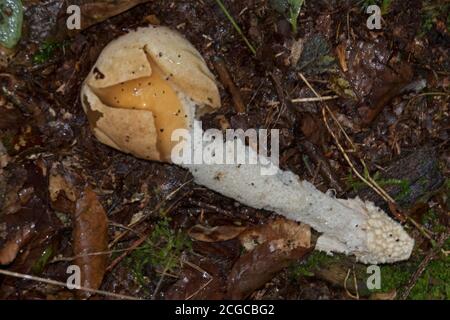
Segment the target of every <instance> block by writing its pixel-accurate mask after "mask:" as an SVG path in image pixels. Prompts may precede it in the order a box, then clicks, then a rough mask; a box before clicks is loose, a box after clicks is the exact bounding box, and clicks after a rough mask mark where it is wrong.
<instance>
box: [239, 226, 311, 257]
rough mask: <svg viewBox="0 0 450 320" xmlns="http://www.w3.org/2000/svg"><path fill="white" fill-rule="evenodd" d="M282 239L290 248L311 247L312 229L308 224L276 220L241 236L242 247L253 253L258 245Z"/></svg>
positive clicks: (249, 230)
mask: <svg viewBox="0 0 450 320" xmlns="http://www.w3.org/2000/svg"><path fill="white" fill-rule="evenodd" d="M279 239H282V240H283V241H286V244H289V247H290V248H293V247H305V248H309V247H310V246H311V229H310V227H309V226H308V225H306V224H298V223H297V222H295V221H292V220H287V219H281V218H280V219H276V220H274V221H273V222H271V223H268V224H264V225H258V226H255V227H253V228H251V229H248V230H247V231H245V232H243V233H242V234H241V235H240V236H239V240H240V241H241V244H242V246H243V247H244V248H245V249H246V250H248V251H251V250H253V249H255V248H256V246H257V245H260V244H263V243H266V242H270V241H274V240H279Z"/></svg>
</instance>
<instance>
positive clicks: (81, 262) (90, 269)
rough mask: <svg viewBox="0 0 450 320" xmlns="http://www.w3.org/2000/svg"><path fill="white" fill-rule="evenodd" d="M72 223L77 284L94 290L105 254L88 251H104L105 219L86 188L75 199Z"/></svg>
mask: <svg viewBox="0 0 450 320" xmlns="http://www.w3.org/2000/svg"><path fill="white" fill-rule="evenodd" d="M73 224H74V226H73V232H72V238H73V248H74V255H75V256H76V257H77V258H76V259H75V264H76V265H77V266H79V267H80V269H81V285H82V286H84V287H87V288H91V289H98V288H99V287H100V285H101V284H102V281H103V276H104V274H105V269H106V264H107V260H108V256H107V255H106V254H95V255H90V254H91V253H99V252H105V251H107V249H108V218H107V216H106V213H105V210H104V209H103V207H102V205H101V204H100V202H99V200H98V198H97V195H96V194H95V192H94V191H92V190H91V189H90V188H89V187H87V188H85V190H84V191H83V192H82V194H81V198H79V199H78V200H77V204H76V211H75V217H74V219H73ZM85 297H86V295H85Z"/></svg>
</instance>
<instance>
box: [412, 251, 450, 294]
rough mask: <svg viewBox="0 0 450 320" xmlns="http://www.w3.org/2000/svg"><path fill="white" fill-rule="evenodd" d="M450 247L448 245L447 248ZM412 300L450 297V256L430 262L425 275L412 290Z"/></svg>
mask: <svg viewBox="0 0 450 320" xmlns="http://www.w3.org/2000/svg"><path fill="white" fill-rule="evenodd" d="M448 247H450V246H449V245H447V249H448ZM409 299H412V300H424V299H426V300H448V299H450V257H449V256H447V257H442V258H441V259H439V260H434V261H432V262H430V264H429V265H428V267H427V269H426V270H425V272H424V273H423V275H422V276H421V277H420V278H419V279H418V280H417V283H416V285H415V286H414V288H413V289H412V291H411V294H410V296H409Z"/></svg>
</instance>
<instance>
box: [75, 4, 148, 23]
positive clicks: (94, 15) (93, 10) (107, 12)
mask: <svg viewBox="0 0 450 320" xmlns="http://www.w3.org/2000/svg"><path fill="white" fill-rule="evenodd" d="M149 1H150V0H106V1H75V2H80V9H81V14H82V18H81V28H82V29H86V28H88V27H90V26H92V25H94V24H96V23H99V22H102V21H104V20H106V19H108V18H111V17H113V16H116V15H118V14H120V13H122V12H125V11H127V10H129V9H131V8H133V7H135V6H137V5H138V4H141V3H144V2H149Z"/></svg>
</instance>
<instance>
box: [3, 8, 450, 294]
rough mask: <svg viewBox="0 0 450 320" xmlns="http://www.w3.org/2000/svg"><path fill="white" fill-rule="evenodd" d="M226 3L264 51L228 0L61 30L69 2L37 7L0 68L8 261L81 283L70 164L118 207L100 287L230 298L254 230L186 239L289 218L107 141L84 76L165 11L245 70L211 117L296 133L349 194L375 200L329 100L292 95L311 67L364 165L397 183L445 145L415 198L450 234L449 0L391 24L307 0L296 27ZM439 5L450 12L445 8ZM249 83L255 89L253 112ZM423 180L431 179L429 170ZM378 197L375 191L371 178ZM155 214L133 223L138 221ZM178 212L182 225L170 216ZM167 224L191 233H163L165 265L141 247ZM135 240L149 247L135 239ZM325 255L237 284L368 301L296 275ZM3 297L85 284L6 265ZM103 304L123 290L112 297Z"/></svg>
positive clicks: (310, 168)
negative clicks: (59, 189)
mask: <svg viewBox="0 0 450 320" xmlns="http://www.w3.org/2000/svg"><path fill="white" fill-rule="evenodd" d="M135 2H136V3H141V2H145V1H135ZM223 2H224V4H225V6H226V7H227V8H228V10H229V12H230V14H231V16H232V17H234V19H235V20H236V22H237V24H238V25H239V26H240V27H241V28H242V30H243V33H244V34H245V35H246V36H247V37H248V39H249V41H250V43H251V44H252V45H253V46H254V47H255V48H256V54H255V55H254V54H252V52H251V50H249V48H248V46H247V45H246V44H245V42H244V41H243V39H242V37H241V36H240V35H239V33H237V32H236V30H235V29H234V28H233V26H232V24H231V23H230V21H229V20H228V19H227V17H226V15H225V14H224V13H223V11H222V10H221V9H220V7H219V6H218V5H217V3H216V1H213V0H204V1H196V0H180V1H156V0H154V1H149V2H145V3H141V4H138V5H136V6H135V7H133V8H131V9H129V10H126V11H124V12H122V13H120V14H118V15H116V14H117V12H116V11H117V8H116V7H115V8H114V10H115V11H114V15H113V14H111V15H113V16H111V17H110V15H109V14H104V15H102V16H100V17H99V18H98V19H99V20H92V19H91V20H89V25H90V26H89V27H87V28H86V29H84V30H82V31H79V32H62V31H61V30H62V29H64V28H61V21H63V20H64V19H62V17H64V9H65V7H64V1H58V0H55V1H24V4H25V9H26V11H25V22H24V24H25V26H24V32H23V35H22V39H21V41H20V43H19V44H18V46H17V47H16V49H14V50H13V52H12V53H11V52H9V53H6V55H9V61H8V62H6V63H5V62H2V66H1V69H2V71H1V73H0V85H1V93H0V114H1V116H0V142H1V143H0V263H2V266H0V270H9V271H14V272H20V273H23V274H33V275H35V276H39V277H43V278H50V279H55V280H59V281H63V282H64V281H65V279H66V277H67V274H66V270H67V267H68V266H69V265H70V264H71V260H70V259H62V257H64V258H70V257H73V256H74V248H73V241H74V240H73V239H72V223H73V216H72V215H73V211H74V208H75V203H76V202H77V200H79V199H71V197H70V196H68V194H67V193H65V194H60V195H59V196H58V197H57V199H51V197H50V192H49V187H48V184H49V177H50V172H54V171H55V170H56V169H55V168H57V170H56V171H57V172H58V174H61V175H63V176H66V177H70V178H68V179H69V180H70V181H69V182H70V184H71V185H72V186H73V188H75V189H77V190H84V189H85V188H90V189H91V190H93V191H94V192H95V194H96V197H98V200H99V201H100V203H101V206H102V207H103V209H104V211H105V212H106V214H107V217H108V220H109V226H108V230H107V235H106V236H107V237H108V239H109V250H110V252H108V264H107V265H108V266H109V267H110V268H108V267H107V268H106V271H105V276H104V278H103V281H102V283H101V285H100V286H99V287H98V289H101V290H105V291H109V292H114V293H117V294H122V295H127V296H133V297H136V298H156V299H165V298H169V299H170V298H180V297H181V298H186V297H189V298H192V299H207V298H212V299H219V298H223V297H224V296H226V292H223V290H224V288H226V283H227V279H228V277H229V275H230V272H231V270H232V268H233V265H234V264H235V262H236V261H238V259H239V257H240V256H241V255H244V253H242V252H241V248H240V244H239V242H237V241H236V239H231V240H230V239H227V240H225V241H219V242H211V243H208V242H203V241H196V240H195V239H194V240H193V239H189V238H188V237H185V236H186V235H187V234H188V232H189V230H190V229H191V228H192V227H193V226H196V225H203V226H209V227H214V226H239V227H241V226H242V227H247V228H251V227H253V226H256V225H261V224H267V223H268V222H269V221H272V220H273V219H274V218H275V215H274V213H272V212H266V211H262V210H256V209H253V208H249V207H246V206H244V205H242V204H239V203H237V202H236V201H234V200H232V199H228V198H226V197H224V196H221V195H219V194H217V193H214V192H213V191H211V190H208V189H206V188H204V187H201V186H198V185H196V184H194V183H193V182H192V177H191V176H190V174H189V173H188V172H187V171H185V170H183V169H181V168H179V167H176V166H173V165H169V164H162V163H156V162H150V161H143V160H139V159H136V158H134V157H132V156H130V155H126V154H123V153H121V152H118V151H116V150H113V149H111V148H108V147H106V146H105V145H102V144H100V143H99V142H98V141H97V140H96V139H95V137H94V136H93V134H92V132H91V130H90V127H89V125H88V122H87V117H86V115H85V114H84V112H83V110H82V107H81V103H80V99H79V91H80V87H81V84H82V82H83V80H84V78H85V77H86V75H87V73H88V72H89V70H90V69H91V67H92V65H93V64H94V63H95V61H96V58H97V56H98V55H99V53H100V52H101V50H102V48H103V47H104V46H105V45H106V44H107V43H108V42H109V41H111V40H113V39H115V38H116V37H118V36H120V35H122V34H124V33H126V32H127V31H128V30H133V29H135V28H136V27H138V26H145V25H148V23H149V22H148V21H151V22H153V23H155V22H157V23H160V24H161V25H167V26H169V27H171V28H174V29H177V30H178V31H179V32H181V33H182V34H183V35H184V36H185V37H186V38H187V39H188V40H190V41H191V42H192V43H193V44H194V46H195V47H196V48H197V49H198V50H199V51H200V53H201V54H202V55H203V57H204V58H205V60H206V62H207V64H208V66H209V68H210V69H211V70H212V71H213V73H214V74H215V75H216V76H217V77H218V78H219V74H218V72H217V71H216V69H215V65H214V62H215V61H218V60H217V59H219V58H220V59H221V60H220V61H221V65H222V67H223V66H224V67H225V68H226V70H227V71H228V73H229V75H231V78H232V79H231V80H232V81H233V83H234V86H235V88H234V89H233V90H230V86H229V84H223V83H222V84H220V85H219V88H220V93H221V99H222V107H221V108H220V109H219V110H218V111H217V112H215V113H214V114H212V115H208V116H205V118H204V119H203V126H204V127H205V128H208V127H216V128H224V127H227V126H229V127H231V128H243V129H246V128H273V129H279V130H280V138H281V139H280V165H281V167H282V168H283V169H289V170H291V171H293V172H294V173H296V174H297V175H299V176H300V178H302V179H305V180H308V181H310V182H312V183H313V184H314V185H316V186H317V187H318V188H319V189H320V190H322V191H326V190H328V189H334V190H336V191H337V194H338V195H339V196H340V197H346V196H349V195H350V194H351V193H352V194H353V195H358V194H359V192H360V191H361V188H359V189H358V187H357V186H356V184H355V183H354V182H355V179H356V178H355V177H354V175H352V170H351V168H350V166H349V164H348V163H347V162H346V161H345V160H344V158H343V157H342V154H341V153H340V151H339V149H338V147H337V145H336V141H335V140H334V139H333V137H332V136H331V135H330V134H329V132H328V131H327V129H326V127H325V126H324V122H323V119H322V112H321V110H322V107H323V105H322V104H321V103H317V102H304V103H293V102H292V101H291V100H292V99H296V98H311V97H314V94H313V93H312V92H311V91H310V90H309V89H308V87H307V86H306V85H305V83H304V82H303V81H302V80H301V78H300V77H299V75H298V74H299V73H302V74H304V75H305V77H306V78H307V79H308V81H309V82H310V83H311V84H312V85H313V86H314V88H315V90H317V91H318V92H320V93H321V94H322V95H323V96H334V95H338V98H336V99H332V100H329V101H327V105H328V106H329V107H330V109H331V110H332V111H333V112H334V114H335V115H336V117H337V118H338V119H339V120H340V123H341V124H342V125H343V127H344V128H345V130H346V133H347V134H348V136H349V137H350V138H351V139H352V141H353V142H354V143H355V145H356V146H357V150H353V151H351V149H352V148H351V146H350V145H348V144H347V145H345V148H346V149H348V150H349V152H350V158H351V160H352V161H353V163H354V164H355V166H356V168H357V169H358V170H360V171H361V172H362V171H363V168H362V166H361V164H360V163H361V162H360V160H361V159H362V160H364V161H365V162H366V163H367V170H368V172H369V173H370V174H371V175H372V176H374V175H375V174H376V172H380V173H382V174H381V178H380V179H385V180H386V179H387V178H386V177H390V176H389V174H388V175H387V176H385V175H384V174H383V173H384V172H385V171H386V168H395V164H398V163H403V162H399V161H400V159H409V158H411V159H412V158H414V157H413V156H412V157H411V156H410V155H412V154H414V153H415V152H417V150H419V149H420V148H421V147H424V146H426V147H428V148H432V150H433V152H434V153H433V154H434V158H433V170H434V171H433V172H434V173H433V176H434V177H436V176H438V177H439V179H435V180H436V181H437V180H439V183H435V181H433V183H431V182H430V183H425V184H424V185H421V186H422V187H421V188H418V189H419V191H417V192H419V193H420V194H417V192H416V189H415V191H414V192H415V194H414V198H413V199H414V200H413V201H412V203H411V201H410V202H408V208H399V210H404V213H403V214H405V215H409V216H411V217H414V219H415V221H417V222H418V223H419V225H421V223H422V221H423V219H425V218H426V217H428V215H429V214H430V212H431V211H432V212H433V213H434V216H433V219H432V220H431V221H430V220H429V219H428V220H427V223H428V224H427V225H425V228H428V229H432V230H431V238H432V239H434V240H436V239H438V238H439V237H440V235H441V234H444V233H449V224H448V223H449V219H448V212H449V204H450V203H449V188H450V186H449V173H450V161H449V159H450V149H449V141H450V138H449V134H450V117H449V101H450V59H449V54H450V29H449V28H450V26H449V23H450V20H449V19H450V18H449V15H448V14H449V11H448V9H449V6H448V4H447V7H445V6H444V4H445V1H439V0H435V1H420V0H414V1H408V2H406V1H394V0H392V1H390V2H391V4H390V7H389V12H388V13H386V14H385V15H383V20H382V25H383V27H382V29H381V30H379V31H370V30H369V29H367V28H366V26H365V25H366V20H367V17H368V15H367V14H365V13H364V11H363V10H364V9H363V7H362V5H363V4H362V2H363V1H350V0H348V1H332V0H329V1H325V0H323V1H306V5H305V6H304V7H303V8H302V9H301V12H300V16H299V20H298V32H297V34H294V33H293V31H292V28H291V25H290V24H289V22H288V21H287V18H286V17H285V16H284V15H283V14H280V13H279V12H277V11H276V10H275V9H274V7H273V6H272V5H271V2H272V1H267V0H250V1H223ZM447 3H448V2H447ZM436 7H437V8H446V9H445V10H444V9H442V10H443V11H436V12H435V11H430V10H433V9H430V8H436ZM106 8H108V6H106ZM125 9H128V7H127V8H125ZM125 9H124V10H125ZM89 10H90V11H88V14H89V15H92V16H95V13H96V12H103V13H105V12H104V11H105V7H101V6H99V7H96V6H91V7H89ZM109 10H112V9H109ZM436 10H437V9H436ZM430 15H431V16H432V18H431V20H427V19H428V18H427V17H429V16H430ZM61 19H62V20H61ZM100 20H103V21H100ZM43 21H45V23H43ZM427 26H429V27H427ZM49 43H53V44H55V45H54V46H53V47H52V48H53V49H52V50H48V52H46V51H45V50H43V48H44V47H47V48H48V46H49ZM299 48H301V49H299ZM339 50H341V54H339ZM44 53H48V54H44ZM3 55H5V53H3ZM36 57H41V58H42V59H38V58H36ZM2 61H3V59H2ZM236 88H237V91H238V93H236ZM231 91H233V92H231ZM232 94H234V95H236V94H240V97H239V99H240V100H239V101H241V102H240V103H239V107H238V108H237V107H236V105H235V101H236V97H233V95H232ZM242 104H243V105H244V107H245V110H243V111H244V113H240V112H237V111H242ZM331 129H332V130H334V131H335V132H336V133H338V135H337V136H338V138H339V139H340V141H341V143H344V144H345V139H344V136H343V135H342V134H339V128H338V127H337V126H335V125H332V126H331ZM408 156H409V158H408ZM414 167H419V168H420V167H421V165H417V164H414ZM405 174H406V175H407V173H405ZM394 176H395V175H394ZM411 176H413V177H416V176H419V177H421V176H424V177H425V178H427V179H428V176H427V175H420V174H417V173H415V174H411ZM395 177H396V178H398V177H397V176H395ZM406 178H408V177H406ZM399 179H400V178H399ZM411 179H412V178H411ZM414 179H415V181H418V180H417V179H418V178H417V179H416V178H414ZM430 179H431V178H430ZM355 186H356V187H355ZM398 188H399V187H398V186H397V189H398ZM405 188H407V186H406V187H405ZM394 189H395V188H394ZM397 191H398V190H397ZM362 192H363V194H367V190H362ZM75 194H77V193H75ZM376 200H377V201H380V200H379V199H376ZM381 205H385V206H386V208H387V207H388V206H387V204H386V203H384V204H381ZM419 208H420V209H419ZM139 218H140V220H139V223H136V224H134V225H132V227H131V228H132V230H131V231H130V230H129V228H128V227H127V226H128V225H129V224H130V222H132V221H135V219H139ZM166 220H167V221H168V224H167V225H165V224H161V221H166ZM158 226H159V227H158ZM164 226H165V227H164ZM406 228H407V230H408V232H409V233H410V234H411V235H412V236H413V237H414V238H415V240H416V243H417V245H416V249H415V250H414V253H413V258H412V260H414V261H415V260H418V259H420V257H422V256H424V255H426V254H428V253H429V250H430V248H432V243H434V242H433V241H432V240H430V237H426V236H424V234H423V232H422V231H423V230H420V228H417V227H416V226H414V225H412V224H407V225H406ZM155 230H156V231H155ZM155 232H160V233H158V234H160V235H161V239H166V240H167V239H178V240H179V241H178V240H177V241H178V242H177V243H176V245H174V246H171V247H169V246H168V244H167V242H168V241H161V243H159V244H158V245H157V247H155V248H153V250H154V251H155V252H158V253H160V252H161V256H162V257H163V258H164V259H166V260H164V259H163V258H161V259H162V260H161V259H160V260H158V259H156V258H152V259H150V258H148V257H143V256H142V255H140V254H139V253H140V251H139V248H140V246H141V245H142V244H145V245H148V242H147V240H148V238H149V237H150V238H151V237H152V235H155ZM185 238H186V239H185ZM134 244H135V245H136V248H137V249H136V248H134V249H133V250H129V249H128V248H130V247H132V246H133V245H134ZM138 244H139V245H138ZM447 245H448V244H447ZM446 250H447V254H448V248H447V249H446ZM6 251H7V254H6V253H4V252H6ZM133 251H135V253H136V254H132V252H133ZM166 251H167V252H166ZM124 252H126V254H125V255H123V253H124ZM175 253H176V254H175ZM264 253H265V256H266V252H264ZM164 254H165V255H164ZM167 257H170V258H167ZM3 259H4V260H3ZM116 259H118V260H116ZM167 259H170V260H169V261H167ZM308 259H309V258H308V257H305V256H304V255H303V252H302V254H297V256H295V257H294V258H293V259H292V261H290V266H289V267H287V268H284V269H283V270H282V271H279V270H277V272H276V274H275V275H272V276H271V277H267V275H264V282H262V283H263V284H264V285H262V284H260V287H259V288H258V289H257V290H254V291H253V292H245V294H244V293H236V294H235V295H234V296H236V297H243V296H250V298H252V299H268V298H271V299H351V298H352V297H354V296H353V295H349V294H348V291H347V290H345V289H344V287H343V286H342V284H339V283H338V284H336V283H332V282H330V281H329V280H326V279H323V278H321V277H320V276H305V275H300V276H299V275H298V274H297V275H296V273H295V272H293V271H292V270H294V269H295V268H297V267H303V266H304V265H305V263H308ZM339 259H345V261H346V263H344V264H343V265H347V266H348V263H350V264H351V265H354V264H355V263H356V262H355V261H353V259H352V258H350V257H349V258H348V257H339ZM436 259H441V257H440V256H438V257H437V258H436ZM443 259H445V257H444V258H443ZM114 261H116V262H117V263H114ZM169 262H170V263H169ZM167 266H170V268H166V267H167ZM341 271H342V270H341ZM415 271H416V269H415V268H411V271H409V273H408V274H409V275H410V276H411V277H413V274H414V272H415ZM319 273H320V272H319ZM180 279H183V280H184V279H187V280H186V281H181V280H180ZM210 279H212V280H210ZM407 280H409V277H407ZM430 281H432V280H430ZM447 281H449V282H450V279H447ZM255 282H256V283H258V281H257V280H255ZM407 285H408V282H407V281H403V282H401V283H400V284H398V285H397V287H396V288H395V289H396V290H397V291H399V292H400V291H401V290H404V289H405V288H406V286H407ZM447 285H448V283H447ZM218 288H220V290H219V289H218ZM243 290H244V289H243ZM245 290H247V288H246V289H245ZM252 290H253V289H252ZM447 294H448V293H447ZM0 297H1V298H7V299H55V298H56V299H58V298H67V297H69V298H75V295H74V293H73V291H70V290H67V289H65V288H63V287H57V286H52V285H47V284H44V283H41V282H33V281H27V280H22V279H19V278H12V277H7V276H1V275H0ZM368 297H369V296H366V297H361V298H368ZM91 298H97V299H114V297H110V296H104V295H94V296H91ZM410 298H411V297H410ZM432 298H440V299H445V298H447V299H448V298H450V297H448V296H445V294H444V296H438V297H432Z"/></svg>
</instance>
